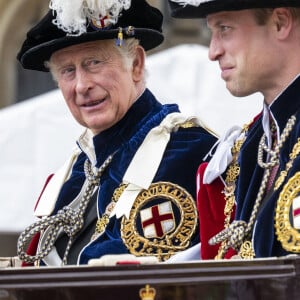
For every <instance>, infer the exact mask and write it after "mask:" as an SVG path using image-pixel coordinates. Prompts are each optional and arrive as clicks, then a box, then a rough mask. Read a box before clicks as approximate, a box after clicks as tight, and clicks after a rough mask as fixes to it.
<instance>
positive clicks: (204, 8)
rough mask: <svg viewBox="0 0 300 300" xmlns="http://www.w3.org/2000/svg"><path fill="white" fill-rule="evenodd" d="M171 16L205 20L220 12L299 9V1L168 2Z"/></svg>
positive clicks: (227, 0) (218, 0)
mask: <svg viewBox="0 0 300 300" xmlns="http://www.w3.org/2000/svg"><path fill="white" fill-rule="evenodd" d="M169 3H170V7H171V16H172V17H174V18H181V19H196V18H206V17H207V15H209V14H213V13H217V12H221V11H236V10H243V9H253V8H276V7H300V1H299V0H264V1H262V0H212V1H209V0H208V1H207V2H203V3H201V4H200V5H199V6H198V7H195V6H192V5H185V6H182V5H179V4H176V3H174V2H169Z"/></svg>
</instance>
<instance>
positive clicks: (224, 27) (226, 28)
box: [220, 25, 230, 32]
mask: <svg viewBox="0 0 300 300" xmlns="http://www.w3.org/2000/svg"><path fill="white" fill-rule="evenodd" d="M220 29H221V32H226V31H228V30H229V29H230V27H229V26H226V25H222V26H220Z"/></svg>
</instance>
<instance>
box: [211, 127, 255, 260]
mask: <svg viewBox="0 0 300 300" xmlns="http://www.w3.org/2000/svg"><path fill="white" fill-rule="evenodd" d="M248 128H249V124H248V125H245V126H244V128H243V133H244V137H243V138H242V139H239V140H237V141H236V142H235V143H234V145H233V147H232V149H231V152H232V162H231V164H230V165H229V167H228V169H227V171H226V178H225V182H226V185H225V187H224V190H223V193H224V195H225V196H224V197H225V202H226V203H225V207H224V215H225V219H224V229H226V228H228V227H229V225H230V219H231V213H232V211H233V207H234V203H235V195H234V191H235V187H236V186H235V183H236V180H237V178H238V176H239V174H240V167H239V164H238V155H239V153H240V150H241V147H242V145H243V143H244V141H245V139H246V138H245V135H246V132H247V131H248ZM225 249H226V240H225V241H223V242H222V243H221V245H220V247H219V250H218V254H217V255H216V256H215V259H222V258H224V256H225V254H226V253H225V252H226V251H225Z"/></svg>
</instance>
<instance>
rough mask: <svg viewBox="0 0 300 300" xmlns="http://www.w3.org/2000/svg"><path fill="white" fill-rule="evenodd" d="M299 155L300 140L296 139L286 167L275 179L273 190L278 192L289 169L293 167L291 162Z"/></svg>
mask: <svg viewBox="0 0 300 300" xmlns="http://www.w3.org/2000/svg"><path fill="white" fill-rule="evenodd" d="M299 153H300V138H298V141H297V143H296V144H295V145H294V147H293V150H292V152H291V153H290V160H289V161H288V162H287V164H286V166H285V170H283V171H281V172H280V175H279V177H278V178H277V180H276V182H275V186H274V190H275V191H276V190H278V189H279V187H280V186H281V185H282V183H283V182H284V180H285V178H286V176H287V174H288V172H289V170H290V168H291V167H292V165H293V162H294V160H295V158H296V157H297V156H298V155H299Z"/></svg>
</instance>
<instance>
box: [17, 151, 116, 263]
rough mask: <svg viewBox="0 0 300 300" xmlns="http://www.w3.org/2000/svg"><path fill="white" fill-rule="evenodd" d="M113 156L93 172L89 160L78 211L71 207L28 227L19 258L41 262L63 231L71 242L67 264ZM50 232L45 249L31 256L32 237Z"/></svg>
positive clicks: (64, 258)
mask: <svg viewBox="0 0 300 300" xmlns="http://www.w3.org/2000/svg"><path fill="white" fill-rule="evenodd" d="M112 158H113V155H110V156H109V157H108V158H107V159H106V160H105V161H104V163H103V164H102V166H101V167H100V168H99V169H97V170H96V172H93V170H92V166H91V163H90V161H89V160H88V159H87V160H86V161H85V163H84V172H85V176H86V180H87V187H86V189H85V191H84V194H83V196H82V198H81V200H80V203H79V208H78V210H77V211H76V210H74V209H73V208H71V207H69V206H65V207H63V208H62V209H61V210H59V211H58V212H57V214H55V215H53V216H49V217H45V218H43V219H41V220H39V221H37V222H35V223H33V224H32V225H30V226H28V227H27V228H26V229H25V230H24V231H23V232H22V233H21V235H20V237H19V239H18V244H17V247H18V251H17V253H18V256H19V258H20V259H21V260H22V261H24V262H26V263H34V262H37V261H40V260H41V259H43V258H44V257H45V256H47V255H48V254H49V253H50V251H51V250H52V248H53V246H54V244H55V241H56V239H57V236H58V234H59V232H60V230H61V229H63V231H64V232H65V233H66V234H67V235H68V237H69V240H68V244H67V247H66V250H65V253H64V257H63V259H62V264H63V265H65V264H66V263H67V257H68V254H69V251H70V248H71V245H72V243H73V240H74V237H75V235H76V234H77V233H78V232H79V231H80V229H81V228H82V226H83V224H84V213H85V211H86V208H87V206H88V203H89V201H90V199H91V198H92V196H93V194H94V191H95V188H96V187H97V186H99V185H100V177H101V175H102V174H103V172H104V170H105V169H106V168H107V166H108V165H109V164H110V162H111V161H112ZM46 229H47V230H48V234H47V237H46V239H45V242H44V244H43V247H42V248H41V249H40V250H39V251H38V252H37V253H36V255H29V254H27V253H26V251H25V249H24V248H25V245H27V244H28V243H29V241H30V240H31V239H32V237H33V236H34V235H35V234H37V233H39V232H44V231H45V230H46Z"/></svg>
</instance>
